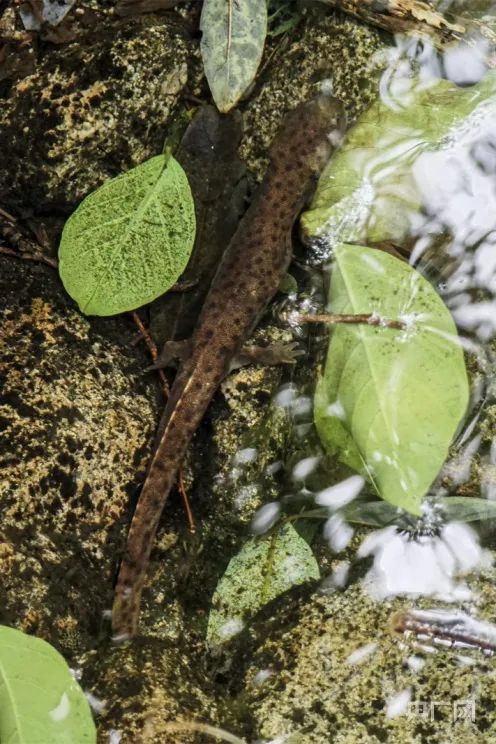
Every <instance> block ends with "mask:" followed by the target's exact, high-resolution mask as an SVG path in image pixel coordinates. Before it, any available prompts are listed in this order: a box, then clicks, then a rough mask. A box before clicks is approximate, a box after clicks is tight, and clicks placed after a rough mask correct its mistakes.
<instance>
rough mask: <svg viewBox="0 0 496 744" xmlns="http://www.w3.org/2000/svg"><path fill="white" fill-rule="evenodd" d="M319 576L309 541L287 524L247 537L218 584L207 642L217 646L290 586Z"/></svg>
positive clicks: (238, 630)
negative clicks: (275, 531)
mask: <svg viewBox="0 0 496 744" xmlns="http://www.w3.org/2000/svg"><path fill="white" fill-rule="evenodd" d="M318 578H319V567H318V565H317V561H316V560H315V558H314V556H313V553H312V551H311V549H310V547H309V545H308V543H307V542H306V541H305V540H303V538H302V537H300V535H299V534H298V533H297V532H296V530H295V529H294V527H292V526H291V525H286V526H285V527H283V529H282V530H280V531H279V532H278V533H276V534H273V535H266V536H264V537H259V538H252V539H251V540H248V542H247V543H245V545H244V546H243V548H242V549H241V551H240V552H239V553H238V554H237V555H236V556H234V558H232V559H231V561H230V562H229V565H228V567H227V569H226V572H225V574H224V576H223V577H222V579H221V580H220V581H219V583H218V585H217V589H216V590H215V594H214V596H213V600H212V610H211V611H210V616H209V619H208V629H207V641H208V643H209V644H210V646H218V645H220V644H222V643H224V642H226V641H228V640H229V639H230V638H232V637H233V636H234V635H237V633H239V632H240V631H241V629H242V628H243V626H244V624H245V622H246V621H247V620H249V618H250V617H252V616H253V615H254V614H255V613H256V612H257V611H258V610H259V609H260V608H261V607H263V606H264V605H266V604H267V603H268V602H270V601H271V600H272V599H274V598H275V597H278V596H279V595H280V594H282V593H283V592H286V591H288V589H291V587H292V586H297V585H298V584H303V583H304V582H306V581H311V580H314V579H318Z"/></svg>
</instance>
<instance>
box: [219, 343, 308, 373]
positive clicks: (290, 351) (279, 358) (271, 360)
mask: <svg viewBox="0 0 496 744" xmlns="http://www.w3.org/2000/svg"><path fill="white" fill-rule="evenodd" d="M304 353H305V352H304V351H303V350H302V349H300V348H299V346H298V344H297V343H296V342H291V343H284V342H282V341H281V342H275V343H273V344H270V346H252V345H247V346H243V347H242V348H241V349H240V351H239V352H238V354H237V355H236V356H235V357H234V359H233V360H232V362H231V366H230V367H229V371H230V372H232V371H233V370H235V369H239V368H240V367H245V366H246V365H247V364H261V365H266V366H268V365H270V366H272V365H276V364H295V363H296V360H297V359H298V357H300V356H302V355H303V354H304Z"/></svg>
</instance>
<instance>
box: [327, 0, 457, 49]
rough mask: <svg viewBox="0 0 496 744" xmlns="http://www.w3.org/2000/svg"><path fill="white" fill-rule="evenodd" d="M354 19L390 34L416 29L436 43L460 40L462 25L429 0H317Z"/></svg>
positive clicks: (415, 30)
mask: <svg viewBox="0 0 496 744" xmlns="http://www.w3.org/2000/svg"><path fill="white" fill-rule="evenodd" d="M320 2H323V3H324V4H325V5H330V6H331V7H332V8H337V9H338V10H342V11H344V12H345V13H348V14H349V15H352V16H354V17H355V18H358V19H360V20H361V21H365V22H366V23H369V24H371V25H372V26H378V27H379V28H382V29H384V30H385V31H389V32H390V33H399V32H403V33H408V32H412V31H414V32H416V33H418V34H424V35H427V36H431V37H434V39H435V40H437V41H438V42H439V43H441V42H448V41H455V40H458V39H460V38H461V37H462V36H463V35H464V34H465V33H466V31H467V29H466V28H465V26H462V25H461V24H458V23H450V22H449V21H447V20H446V18H445V17H444V16H443V15H442V14H441V13H438V12H437V11H436V10H435V9H434V8H433V7H432V5H431V4H430V3H428V2H422V0H383V1H382V2H380V3H378V2H377V0H320Z"/></svg>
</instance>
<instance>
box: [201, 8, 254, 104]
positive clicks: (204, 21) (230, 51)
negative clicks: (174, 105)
mask: <svg viewBox="0 0 496 744" xmlns="http://www.w3.org/2000/svg"><path fill="white" fill-rule="evenodd" d="M200 28H201V30H202V33H203V35H202V40H201V53H202V57H203V65H204V67H205V74H206V76H207V80H208V84H209V86H210V90H211V91H212V96H213V98H214V101H215V103H216V105H217V107H218V109H219V110H220V111H222V112H226V111H229V110H230V109H232V107H233V106H235V105H236V103H237V102H238V101H239V99H240V98H241V96H242V95H243V93H244V92H245V90H246V89H247V88H248V86H249V85H250V83H251V82H252V81H253V79H254V77H255V75H256V72H257V70H258V66H259V64H260V60H261V59H262V53H263V48H264V43H265V36H266V34H267V4H266V0H204V2H203V8H202V14H201V20H200Z"/></svg>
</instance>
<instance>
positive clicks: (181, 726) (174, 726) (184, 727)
mask: <svg viewBox="0 0 496 744" xmlns="http://www.w3.org/2000/svg"><path fill="white" fill-rule="evenodd" d="M164 729H165V730H166V731H177V732H179V731H199V732H200V733H202V734H208V735H209V736H215V737H216V738H217V739H222V741H227V742H229V744H246V740H245V739H240V738H239V736H234V734H230V733H229V732H228V731H224V729H221V728H218V727H217V726H210V725H209V724H208V723H199V722H197V721H187V722H185V723H166V724H165V726H164Z"/></svg>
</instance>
